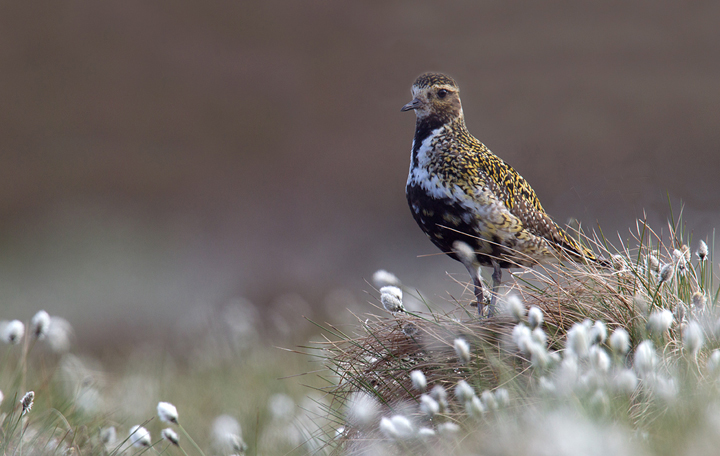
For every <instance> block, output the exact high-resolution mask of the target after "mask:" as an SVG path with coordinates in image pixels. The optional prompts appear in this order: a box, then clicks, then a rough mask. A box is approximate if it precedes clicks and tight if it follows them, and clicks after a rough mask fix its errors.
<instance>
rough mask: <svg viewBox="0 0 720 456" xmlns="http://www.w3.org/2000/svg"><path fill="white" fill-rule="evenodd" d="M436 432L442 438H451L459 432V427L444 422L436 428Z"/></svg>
mask: <svg viewBox="0 0 720 456" xmlns="http://www.w3.org/2000/svg"><path fill="white" fill-rule="evenodd" d="M437 430H438V432H439V433H440V435H443V436H452V435H455V434H457V433H458V432H460V426H459V425H457V424H455V423H453V422H452V421H446V422H444V423H442V424H440V425H438V427H437Z"/></svg>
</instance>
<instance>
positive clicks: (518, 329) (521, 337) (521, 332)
mask: <svg viewBox="0 0 720 456" xmlns="http://www.w3.org/2000/svg"><path fill="white" fill-rule="evenodd" d="M512 338H513V342H515V345H517V348H518V350H520V351H521V352H523V353H525V354H528V353H529V352H530V350H529V348H530V346H529V345H530V343H531V342H532V333H531V332H530V328H528V327H527V326H525V325H524V324H522V323H518V324H517V325H515V327H514V328H513V332H512Z"/></svg>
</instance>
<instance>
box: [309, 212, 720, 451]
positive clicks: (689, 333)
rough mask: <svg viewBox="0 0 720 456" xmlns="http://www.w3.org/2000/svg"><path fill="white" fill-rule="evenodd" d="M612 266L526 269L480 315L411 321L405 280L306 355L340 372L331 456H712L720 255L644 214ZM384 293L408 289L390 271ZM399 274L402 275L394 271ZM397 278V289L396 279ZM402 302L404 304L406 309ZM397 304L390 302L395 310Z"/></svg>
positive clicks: (717, 432) (468, 312)
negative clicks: (496, 308)
mask: <svg viewBox="0 0 720 456" xmlns="http://www.w3.org/2000/svg"><path fill="white" fill-rule="evenodd" d="M580 237H581V238H582V240H583V241H584V242H586V243H588V244H594V245H595V247H596V250H599V251H600V254H601V256H602V257H604V258H606V259H607V260H608V263H609V264H611V266H610V267H601V266H597V265H594V264H574V263H572V264H566V263H564V262H560V261H559V262H558V263H557V264H552V265H543V266H536V267H535V268H532V269H531V268H525V269H521V270H520V271H519V272H515V273H514V274H513V278H512V279H511V280H510V281H509V282H508V283H506V284H505V285H506V288H507V291H506V293H504V294H503V296H500V297H499V302H500V303H501V307H503V306H504V309H505V310H504V312H500V313H499V314H498V315H497V316H494V317H491V318H485V319H478V318H477V316H476V311H474V310H473V309H471V308H469V306H465V305H463V304H462V302H460V301H459V303H458V305H457V306H456V307H455V308H454V309H452V310H449V311H439V310H433V307H432V305H430V304H429V303H425V304H426V306H427V309H428V310H427V311H423V312H410V311H406V310H405V308H404V307H403V306H402V302H401V300H402V296H403V293H404V295H405V296H415V297H416V298H417V299H421V298H420V297H419V296H417V293H416V292H415V291H414V290H412V289H408V288H406V287H404V288H402V292H403V293H398V292H397V291H393V292H392V295H391V296H392V298H393V301H392V302H393V305H392V306H388V305H387V301H388V298H387V297H383V296H382V295H383V294H387V290H381V291H383V293H381V298H382V299H381V300H380V301H382V304H383V306H384V308H385V309H386V310H387V312H386V311H383V310H382V307H380V306H378V307H377V308H378V312H376V313H374V314H369V315H364V316H358V318H357V320H358V323H357V324H356V325H355V326H353V327H351V328H349V329H344V328H338V327H335V326H332V325H324V326H323V328H324V330H325V335H326V337H325V339H324V340H323V341H320V342H318V343H316V344H314V345H312V346H311V348H312V349H313V350H314V354H315V355H316V356H318V357H319V358H320V359H321V360H322V361H323V362H324V364H325V365H326V366H327V368H328V369H329V371H330V373H331V375H330V376H329V377H327V378H326V381H327V387H325V388H322V391H323V393H324V394H326V395H327V397H328V398H329V400H328V401H327V402H328V404H329V405H328V406H327V407H326V413H327V420H328V423H329V424H328V425H327V426H326V427H325V428H323V429H321V430H318V432H317V433H316V434H315V435H313V438H314V439H316V440H318V441H320V442H323V443H324V446H322V451H325V452H327V453H334V454H413V453H418V454H439V453H440V452H449V453H451V454H455V453H458V454H478V453H480V454H588V453H591V454H605V453H607V454H690V453H692V454H703V453H708V454H712V450H713V449H714V448H717V445H718V444H720V391H718V386H719V385H720V383H718V381H717V379H718V378H719V377H720V351H718V347H720V320H718V317H719V316H720V314H719V313H718V311H717V308H716V304H717V300H718V292H719V290H718V286H717V285H716V283H715V279H714V274H713V259H712V251H713V248H714V246H713V245H712V243H711V248H708V245H707V242H706V240H702V241H694V240H693V239H691V236H690V235H689V234H688V233H686V232H685V230H684V225H683V224H682V221H681V220H678V221H676V222H675V223H671V224H669V229H668V230H667V231H666V232H663V231H660V232H658V231H655V230H653V229H652V228H651V227H650V226H648V224H647V223H645V222H644V221H638V222H637V224H636V226H635V228H634V229H633V230H632V231H631V233H630V236H629V238H628V239H625V240H620V241H619V247H616V246H613V245H612V244H611V243H610V242H609V241H608V240H606V239H605V238H603V237H602V236H599V237H598V239H595V240H592V241H591V240H589V239H588V238H586V237H584V236H582V235H580ZM381 276H382V278H383V280H384V282H385V283H384V284H383V285H384V286H385V287H388V286H392V287H394V288H398V290H399V289H400V287H401V285H400V282H399V280H389V279H388V278H387V273H385V272H384V271H383V274H381ZM391 279H392V277H391ZM389 282H393V283H392V284H390V283H389ZM398 301H400V302H398ZM388 307H391V308H388Z"/></svg>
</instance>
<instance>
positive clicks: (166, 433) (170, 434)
mask: <svg viewBox="0 0 720 456" xmlns="http://www.w3.org/2000/svg"><path fill="white" fill-rule="evenodd" d="M160 436H161V437H162V438H163V439H164V440H167V441H168V442H170V443H172V444H173V445H175V446H180V439H179V438H178V435H177V432H175V431H173V430H172V429H170V428H165V429H163V430H162V432H161V433H160Z"/></svg>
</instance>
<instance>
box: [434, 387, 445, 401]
mask: <svg viewBox="0 0 720 456" xmlns="http://www.w3.org/2000/svg"><path fill="white" fill-rule="evenodd" d="M430 396H432V398H433V399H435V400H436V401H438V402H443V401H445V402H447V391H445V388H443V387H442V385H435V386H434V387H433V389H432V390H430Z"/></svg>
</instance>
